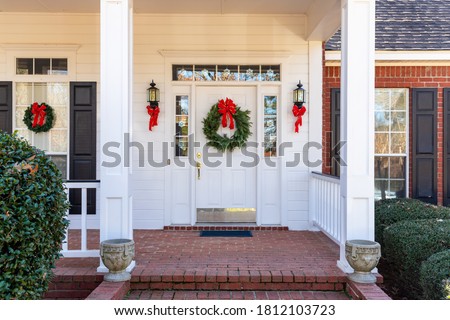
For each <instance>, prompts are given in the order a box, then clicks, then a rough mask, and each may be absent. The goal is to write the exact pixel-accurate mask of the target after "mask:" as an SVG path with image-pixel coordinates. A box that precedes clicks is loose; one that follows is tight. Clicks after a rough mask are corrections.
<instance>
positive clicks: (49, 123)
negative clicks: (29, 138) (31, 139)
mask: <svg viewBox="0 0 450 320" xmlns="http://www.w3.org/2000/svg"><path fill="white" fill-rule="evenodd" d="M36 106H37V107H42V106H45V117H44V119H43V120H42V122H43V123H42V125H39V122H41V119H38V120H39V121H38V120H36V121H35V117H36V116H37V115H35V114H34V113H33V107H36ZM40 117H41V116H40ZM54 119H55V113H54V111H53V108H52V107H51V106H49V105H48V104H46V103H41V104H38V103H37V102H35V103H33V104H31V105H30V106H29V107H28V108H27V110H25V115H24V116H23V122H24V123H25V124H26V125H27V128H28V129H29V130H31V131H33V132H35V133H39V132H47V131H50V129H51V128H53V125H54ZM34 122H36V123H35V126H34V127H33V123H34Z"/></svg>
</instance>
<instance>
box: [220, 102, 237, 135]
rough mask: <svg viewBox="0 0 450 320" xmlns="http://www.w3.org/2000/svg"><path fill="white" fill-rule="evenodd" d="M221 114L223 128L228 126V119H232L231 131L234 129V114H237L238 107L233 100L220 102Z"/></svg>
mask: <svg viewBox="0 0 450 320" xmlns="http://www.w3.org/2000/svg"><path fill="white" fill-rule="evenodd" d="M218 108H219V113H220V114H221V115H222V127H224V128H226V126H227V117H228V118H230V129H234V119H233V114H235V113H236V105H235V104H234V102H233V100H231V99H228V98H226V100H225V101H223V99H222V100H219V105H218Z"/></svg>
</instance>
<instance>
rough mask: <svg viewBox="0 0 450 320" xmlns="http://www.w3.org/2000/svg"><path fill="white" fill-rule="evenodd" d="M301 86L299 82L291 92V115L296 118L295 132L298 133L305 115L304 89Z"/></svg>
mask: <svg viewBox="0 0 450 320" xmlns="http://www.w3.org/2000/svg"><path fill="white" fill-rule="evenodd" d="M302 87H303V85H302V83H301V81H299V82H298V84H297V88H296V89H294V91H293V94H294V95H293V98H294V99H293V100H294V106H293V107H292V114H293V115H294V117H296V118H297V121H295V132H296V133H298V132H299V127H301V126H302V124H303V120H302V117H303V115H304V114H305V113H306V107H305V106H304V105H303V104H304V103H305V89H303V88H302Z"/></svg>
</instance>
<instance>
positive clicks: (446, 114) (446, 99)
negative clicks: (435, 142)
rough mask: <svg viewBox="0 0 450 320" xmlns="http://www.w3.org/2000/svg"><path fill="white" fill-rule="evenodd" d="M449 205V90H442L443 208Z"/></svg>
mask: <svg viewBox="0 0 450 320" xmlns="http://www.w3.org/2000/svg"><path fill="white" fill-rule="evenodd" d="M448 205H450V88H445V89H444V206H448Z"/></svg>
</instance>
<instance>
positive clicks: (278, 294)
mask: <svg viewBox="0 0 450 320" xmlns="http://www.w3.org/2000/svg"><path fill="white" fill-rule="evenodd" d="M124 299H126V300H207V299H208V300H349V299H350V297H349V296H348V295H347V294H346V293H345V292H343V291H341V292H335V291H185V290H183V291H174V290H170V291H162V290H131V291H130V292H129V293H128V294H127V295H126V296H125V297H124Z"/></svg>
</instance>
